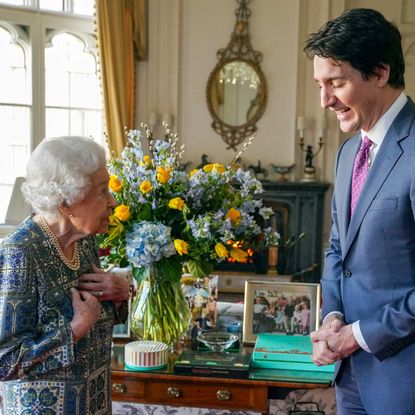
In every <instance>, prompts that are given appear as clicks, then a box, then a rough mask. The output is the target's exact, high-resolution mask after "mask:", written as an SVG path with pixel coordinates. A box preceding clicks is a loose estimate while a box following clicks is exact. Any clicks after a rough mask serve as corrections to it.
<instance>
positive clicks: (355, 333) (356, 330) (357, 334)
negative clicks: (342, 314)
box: [352, 320, 372, 353]
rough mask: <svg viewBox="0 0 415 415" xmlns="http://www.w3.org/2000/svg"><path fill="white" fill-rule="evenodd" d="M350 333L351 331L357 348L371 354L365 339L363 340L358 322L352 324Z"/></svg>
mask: <svg viewBox="0 0 415 415" xmlns="http://www.w3.org/2000/svg"><path fill="white" fill-rule="evenodd" d="M352 331H353V336H354V337H355V339H356V341H357V343H358V344H359V346H360V347H361V348H362V349H363V350H364V351H365V352H368V353H372V352H371V350H370V349H369V346H368V345H367V344H366V342H365V339H364V338H363V335H362V332H361V331H360V320H357V321H355V322H354V323H353V324H352Z"/></svg>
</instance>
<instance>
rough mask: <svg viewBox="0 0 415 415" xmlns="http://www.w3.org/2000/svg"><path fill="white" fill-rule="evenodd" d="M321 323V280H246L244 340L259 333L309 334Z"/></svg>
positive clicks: (245, 341) (253, 339)
mask: <svg viewBox="0 0 415 415" xmlns="http://www.w3.org/2000/svg"><path fill="white" fill-rule="evenodd" d="M319 326H320V284H317V283H296V282H271V281H269V282H268V281H246V282H245V295H244V319H243V338H242V340H243V343H244V344H254V343H255V340H256V336H257V335H258V334H259V333H279V334H283V333H285V334H287V335H294V336H296V335H301V336H302V335H308V334H309V333H310V331H313V330H317V329H318V328H319Z"/></svg>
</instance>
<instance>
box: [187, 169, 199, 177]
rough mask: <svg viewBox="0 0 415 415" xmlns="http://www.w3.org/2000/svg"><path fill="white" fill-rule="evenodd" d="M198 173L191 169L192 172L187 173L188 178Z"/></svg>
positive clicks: (196, 170)
mask: <svg viewBox="0 0 415 415" xmlns="http://www.w3.org/2000/svg"><path fill="white" fill-rule="evenodd" d="M198 171H199V169H193V170H192V171H190V172H189V177H192V176H193V175H194V174H195V173H197V172H198Z"/></svg>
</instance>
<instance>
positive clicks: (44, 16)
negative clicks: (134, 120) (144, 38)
mask: <svg viewBox="0 0 415 415" xmlns="http://www.w3.org/2000/svg"><path fill="white" fill-rule="evenodd" d="M0 21H1V22H2V26H4V28H5V29H7V30H10V29H11V31H12V33H13V34H15V35H17V36H19V37H20V38H19V40H18V42H17V43H18V44H19V45H21V46H23V47H24V50H25V53H26V59H27V61H26V62H27V68H28V77H29V79H30V81H29V86H31V88H30V90H31V102H30V101H29V102H30V104H29V106H30V108H31V115H30V143H29V151H30V153H31V152H32V151H33V150H34V148H35V147H36V146H37V145H38V144H39V143H40V142H41V141H42V139H43V138H44V137H45V131H46V125H45V123H46V102H45V47H46V46H47V44H48V42H49V40H50V39H51V37H52V36H53V35H55V34H58V33H59V32H70V33H71V34H73V35H75V36H78V37H79V38H81V39H82V40H83V41H84V42H85V44H86V50H87V51H89V52H91V51H92V52H93V53H94V55H95V57H96V59H97V64H98V53H97V47H96V43H95V45H94V44H93V42H92V41H91V40H92V39H96V35H95V25H94V20H93V17H89V16H84V15H78V14H76V15H75V14H69V13H68V12H55V11H46V10H40V9H35V8H29V7H25V6H9V5H4V4H0ZM22 27H23V28H25V29H21V28H22ZM26 31H27V34H26ZM20 39H21V41H20ZM23 43H25V45H23ZM102 110H103V109H102ZM3 226H4V225H3ZM1 233H2V232H0V237H1Z"/></svg>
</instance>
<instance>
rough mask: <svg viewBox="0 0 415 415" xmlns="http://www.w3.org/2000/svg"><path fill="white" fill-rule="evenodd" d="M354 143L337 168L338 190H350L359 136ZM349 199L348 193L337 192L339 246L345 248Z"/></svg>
mask: <svg viewBox="0 0 415 415" xmlns="http://www.w3.org/2000/svg"><path fill="white" fill-rule="evenodd" d="M355 141H356V143H355V144H353V146H352V148H351V150H350V151H349V152H348V153H346V154H345V155H344V159H342V163H341V164H340V165H339V167H338V170H339V173H338V176H339V178H338V181H337V186H340V189H351V188H352V176H353V165H354V159H355V158H356V154H357V152H358V151H359V147H360V143H361V138H360V134H359V136H358V137H357V139H356V140H355ZM350 197H351V194H350V191H341V192H339V198H338V205H337V213H338V218H339V235H340V239H341V241H340V243H341V246H345V243H346V236H347V230H348V227H349V222H350Z"/></svg>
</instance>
